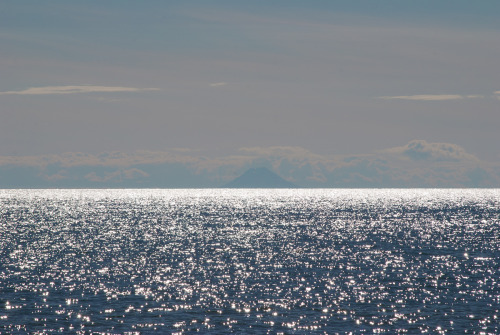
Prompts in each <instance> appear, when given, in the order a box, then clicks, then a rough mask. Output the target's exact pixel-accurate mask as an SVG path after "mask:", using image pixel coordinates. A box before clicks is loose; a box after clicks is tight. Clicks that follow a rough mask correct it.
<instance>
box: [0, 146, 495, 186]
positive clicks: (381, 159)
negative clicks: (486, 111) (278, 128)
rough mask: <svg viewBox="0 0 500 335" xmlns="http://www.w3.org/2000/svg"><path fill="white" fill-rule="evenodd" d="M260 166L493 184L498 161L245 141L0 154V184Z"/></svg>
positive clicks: (186, 174) (137, 179)
mask: <svg viewBox="0 0 500 335" xmlns="http://www.w3.org/2000/svg"><path fill="white" fill-rule="evenodd" d="M257 167H265V168H267V169H268V170H270V171H273V172H274V173H276V174H277V175H279V176H281V177H282V178H283V179H285V180H287V181H289V182H292V183H294V184H295V185H296V186H298V187H500V164H499V163H488V162H484V161H481V160H480V159H478V158H476V157H475V156H473V155H471V154H469V153H467V152H465V150H463V148H461V147H459V146H456V145H454V144H447V143H428V142H425V141H412V142H410V143H408V144H407V145H405V146H401V147H395V148H389V149H386V150H382V151H379V152H375V153H371V154H364V155H350V156H338V155H331V156H327V155H318V154H315V153H311V152H309V151H307V150H305V149H303V148H298V147H266V148H259V147H256V148H244V149H241V150H240V151H239V152H238V154H237V155H230V156H224V157H204V156H201V155H197V153H196V152H191V151H189V150H185V151H178V150H176V151H171V152H146V151H141V152H134V153H121V152H114V153H103V154H99V155H90V154H81V153H68V154H63V155H47V156H23V157H14V156H9V157H5V156H4V157H0V188H58V187H61V188H127V187H130V188H135V187H140V188H198V187H199V188H205V187H223V186H225V185H226V184H228V183H229V182H230V181H231V180H233V179H235V178H237V177H239V176H241V175H242V174H244V172H245V171H247V170H249V169H252V168H257Z"/></svg>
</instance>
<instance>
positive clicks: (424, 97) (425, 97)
mask: <svg viewBox="0 0 500 335" xmlns="http://www.w3.org/2000/svg"><path fill="white" fill-rule="evenodd" d="M499 92H500V91H499ZM499 92H495V93H496V94H498V93H499ZM378 98H379V99H384V100H414V101H446V100H462V99H484V98H485V96H484V95H481V94H466V95H461V94H417V95H397V96H385V97H378Z"/></svg>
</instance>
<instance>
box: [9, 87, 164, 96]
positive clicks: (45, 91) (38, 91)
mask: <svg viewBox="0 0 500 335" xmlns="http://www.w3.org/2000/svg"><path fill="white" fill-rule="evenodd" d="M143 91H159V89H158V88H137V87H121V86H94V85H69V86H42V87H30V88H27V89H25V90H21V91H4V92H0V95H49V94H77V93H117V92H143Z"/></svg>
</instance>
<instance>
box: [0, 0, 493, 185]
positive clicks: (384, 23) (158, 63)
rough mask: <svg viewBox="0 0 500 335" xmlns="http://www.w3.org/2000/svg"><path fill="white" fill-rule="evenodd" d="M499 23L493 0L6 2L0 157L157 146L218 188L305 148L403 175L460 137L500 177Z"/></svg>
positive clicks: (1, 32) (467, 151) (331, 166)
mask: <svg viewBox="0 0 500 335" xmlns="http://www.w3.org/2000/svg"><path fill="white" fill-rule="evenodd" d="M499 18H500V2H499V1H497V0H481V1H465V0H453V1H451V0H440V1H434V0H433V1H430V0H422V1H396V0H379V1H371V0H370V1H368V0H365V1H361V0H350V1H335V0H331V1H326V0H324V1H320V0H311V1H296V0H288V1H284V0H276V1H258V0H257V1H234V0H233V1H228V0H227V1H223V0H214V1H201V0H199V1H196V0H195V1H157V0H149V1H128V0H120V1H113V0H110V1H97V0H88V1H84V2H83V1H81V2H76V1H72V2H70V1H63V0H47V1H34V0H26V1H25V0H21V1H19V0H15V1H13V0H2V1H0V45H1V48H0V167H2V166H4V167H5V166H7V165H8V166H14V165H15V166H26V164H28V163H26V162H30V163H29V164H28V165H29V166H41V165H43V164H45V165H44V166H46V165H47V163H43V162H46V161H47V160H50V159H55V160H56V161H57V162H62V159H63V158H61V157H66V158H67V157H75V155H76V153H78V155H80V156H85V157H104V156H103V155H109V153H115V155H118V156H120V155H121V156H120V157H128V158H127V159H129V158H130V157H131V156H134V155H135V157H136V158H135V160H134V164H136V165H137V164H146V163H147V164H152V163H151V159H149V158H148V159H146V158H144V157H150V156H149V154H144V153H145V152H148V153H152V152H155V153H156V155H157V156H158V157H167V156H168V157H169V158H168V162H169V164H170V163H172V164H173V163H177V164H181V165H182V164H187V163H186V161H189V162H190V163H189V164H191V165H190V168H189V169H190V171H191V172H190V173H191V174H190V178H192V177H193V174H194V175H197V176H199V175H200V172H199V171H201V170H203V171H205V172H206V171H208V170H207V169H212V170H213V169H215V167H214V166H217V167H218V169H219V170H217V171H218V172H217V173H216V174H214V172H213V171H212V170H210V171H212V172H211V173H212V174H211V175H212V179H211V180H212V181H213V180H225V179H228V178H230V177H232V176H234V175H236V174H238V173H240V172H241V171H242V170H243V169H244V168H246V167H248V166H247V165H248V164H250V163H248V164H247V165H245V164H243V163H241V161H240V160H238V159H240V158H241V157H242V156H244V157H246V158H248V155H249V154H248V153H249V152H251V153H252V154H251V155H250V156H251V157H253V159H254V160H252V162H253V163H251V164H250V165H252V164H253V165H255V164H258V163H256V162H262V160H264V161H266V162H267V163H266V164H270V166H272V167H274V170H275V171H281V172H282V173H283V171H282V170H279V168H277V165H276V164H277V163H276V162H275V160H276V159H277V158H276V157H277V156H276V155H278V156H280V155H281V156H280V157H281V158H280V159H281V160H283V159H287V160H288V161H289V162H290V164H292V163H291V161H290V160H289V159H288V158H289V156H288V155H289V153H290V152H294V155H299V153H302V156H301V159H302V160H300V162H301V163H296V162H295V163H293V164H295V165H294V166H295V167H296V169H301V168H303V166H302V165H303V164H305V163H304V161H307V162H309V163H310V164H312V165H314V164H317V160H314V162H316V163H311V160H310V159H311V157H313V156H314V157H321V160H322V162H323V163H322V164H323V165H324V166H327V167H324V166H323V167H324V169H325V171H329V173H333V172H332V171H334V170H336V169H337V170H338V169H339V168H340V165H339V164H340V163H338V162H340V161H342V162H344V163H345V160H346V159H348V158H346V157H365V158H366V157H371V158H370V161H372V160H375V159H382V158H383V159H386V161H385V162H386V163H384V164H387V165H388V166H390V167H391V168H392V167H395V165H397V167H398V168H400V169H401V171H403V170H404V169H403V166H404V164H406V163H405V160H404V159H409V157H410V156H409V155H408V154H407V153H405V152H406V151H405V150H410V149H411V148H413V147H412V145H413V146H414V145H415V143H420V144H422V148H424V149H419V150H424V151H425V150H427V151H425V152H427V153H429V152H432V154H428V155H420V156H419V162H420V161H422V159H423V157H427V158H428V159H432V162H431V163H432V164H437V163H436V162H437V161H439V162H441V163H439V164H442V162H443V161H449V157H451V156H449V155H448V154H444V156H443V157H441V159H437V160H436V156H435V153H436V152H441V153H443V152H444V151H442V148H452V151H453V152H460V153H463V155H461V156H460V155H459V156H460V157H462V158H463V157H468V158H467V159H466V162H465V161H463V159H465V158H463V159H462V158H460V159H459V160H458V161H454V163H453V168H454V169H458V170H460V171H463V169H467V168H468V167H470V169H473V168H478V167H479V168H481V169H484V170H485V171H486V170H487V171H489V172H488V173H489V174H491V175H494V176H495V178H496V177H497V165H498V164H499V163H500V146H499V145H498V143H500V132H499V131H498V127H499V125H500V79H499V78H500V67H499V66H498V59H500V19H499ZM277 148H279V149H277ZM397 148H399V149H397ZM401 148H406V149H401ZM436 148H438V149H436ZM398 150H399V151H398ZM436 150H437V151H436ZM440 150H441V151H440ZM180 152H182V153H183V154H182V155H181V156H182V157H181V158H179V159H180V160H179V161H175V159H174V158H172V157H174V156H175V157H179V153H180ZM187 152H189V158H186V157H187V156H186V155H187V154H186V153H187ZM256 152H260V154H259V155H256ZM270 152H273V154H272V155H271V156H272V157H274V158H273V160H270V158H269V157H270V156H269V155H270V154H269V153H270ZM277 152H278V153H277ZM284 152H286V154H284ZM389 152H390V153H391V155H392V156H391V157H393V156H394V153H395V152H400V153H404V155H403V156H402V157H403V158H404V159H399V160H397V162H396V161H395V160H394V159H392V158H391V159H388V158H387V155H388V153H389ZM311 155H312V156H311ZM446 155H448V156H446ZM56 156H57V157H58V158H57V159H56V158H50V159H48V158H47V157H56ZM299 156H300V155H299ZM382 156H383V157H382ZM294 157H295V156H294ZM411 157H413V156H411ZM454 157H455V156H454ZM471 157H472V158H471ZM236 158H238V159H236ZM393 158H394V157H393ZM413 158H415V157H413ZM141 159H146V160H145V161H144V162H140V160H141ZM165 159H166V158H165ZM234 160H237V161H238V162H240V163H238V164H236V165H234V164H233V165H231V166H232V168H231V169H229V170H230V171H231V173H227V172H224V171H226V170H225V169H224V168H221V167H222V166H225V167H227V166H228V165H227V164H229V163H227V162H228V161H234ZM34 161H37V163H34ZM90 161H92V160H90ZM90 161H85V163H82V164H86V166H88V165H89V164H91V163H89V162H90ZM126 161H127V162H129V164H131V163H130V161H129V160H126ZM207 161H211V162H213V164H212V165H211V166H212V167H211V168H208V167H206V165H207V164H206V162H207ZM326 161H328V162H330V163H328V164H327V163H325V162H326ZM155 162H156V161H155ZM165 162H166V161H165V160H164V161H162V164H163V163H165ZM195 162H197V163H195ZM332 162H337V163H332ZM156 163H158V162H156ZM156 163H155V164H156ZM309 163H308V164H309ZM2 164H3V165H2ZM23 164H24V165H23ZM30 164H31V165H30ZM61 164H63V165H64V164H66V165H65V166H69V165H68V164H70V163H68V162H66V163H64V162H62V163H61ZM100 164H101V165H102V164H104V165H106V164H108V163H102V162H101V163H100ZM120 164H121V166H124V165H123V164H125V163H124V162H122V163H120ZM120 164H118V163H116V164H115V165H116V166H119V165H120ZM273 164H274V165H273ZM293 164H292V165H293ZM301 164H302V165H301ZM450 164H451V163H450ZM136 165H134V167H133V168H137V167H136ZM131 166H132V165H129V166H128V167H129V168H131ZM436 166H437V165H436ZM165 168H166V167H165ZM441 168H442V167H436V168H435V169H437V170H439V169H441ZM137 169H138V168H137ZM138 170H140V171H141V172H144V173H145V174H146V175H151V172H147V171H146V170H147V169H146V170H144V169H142V170H141V169H138ZM437 170H436V171H437ZM148 171H149V170H148ZM193 171H195V172H193ZM196 171H197V172H196ZM498 171H500V170H498ZM59 172H60V171H57V173H59ZM87 172H88V171H87ZM57 173H56V174H57ZM75 173H76V172H75ZM88 173H92V172H88ZM109 173H111V172H109ZM311 173H312V172H311ZM325 173H326V172H325ZM352 173H354V172H352ZM401 173H403V172H401ZM139 175H141V173H139ZM215 175H217V177H214V176H215ZM392 177H394V174H392ZM1 178H2V176H1V175H0V180H2V179H1ZM3 178H4V180H7V179H9V178H10V179H12V177H9V178H7V175H4V177H3ZM61 178H62V177H61ZM89 178H90V177H89ZM89 178H87V180H88V179H89ZM179 178H180V177H179ZM213 178H215V179H213ZM290 178H291V179H293V178H292V177H290ZM303 178H306V177H305V175H304V177H303ZM307 178H309V179H307ZM307 178H306V179H307V180H312V179H314V178H315V177H314V178H313V177H312V175H309V176H308V177H307ZM311 178H312V179H311ZM322 178H326V179H328V178H329V177H328V176H326V177H325V176H323V177H322ZM408 178H410V177H408ZM408 178H407V179H405V180H409V179H408ZM426 178H427V177H426ZM450 178H451V177H450ZM94 179H95V178H94ZM320 179H321V178H320ZM410 179H411V178H410ZM304 180H305V179H304ZM447 180H448V179H447ZM494 180H495V182H496V181H497V179H494ZM346 183H347V182H346ZM305 184H307V182H305ZM389 184H390V183H389ZM389 184H388V185H389ZM396 184H397V183H396ZM423 184H425V185H431V186H432V185H433V183H432V180H427V181H426V182H425V183H423ZM438 184H439V185H441V184H443V185H447V184H446V182H441V183H437V182H436V185H438ZM452 184H453V185H462V184H460V183H458V184H457V183H456V180H454V181H452V180H451V179H450V185H452ZM82 185H83V184H82ZM152 185H154V183H153V184H152ZM165 185H167V184H165ZM307 185H309V184H307ZM325 185H326V184H325ZM328 185H330V184H328ZM346 185H348V184H346ZM374 185H375V184H374ZM376 185H379V186H380V185H382V186H383V185H385V184H384V182H382V181H380V182H378V184H376ZM391 185H392V184H391ZM412 185H413V184H412ZM415 185H418V183H417V184H415ZM499 185H500V184H499ZM28 186H29V185H28ZM0 187H1V184H0Z"/></svg>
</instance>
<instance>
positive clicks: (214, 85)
mask: <svg viewBox="0 0 500 335" xmlns="http://www.w3.org/2000/svg"><path fill="white" fill-rule="evenodd" d="M226 85H227V83H226V82H223V81H221V82H219V83H210V87H220V86H226Z"/></svg>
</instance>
